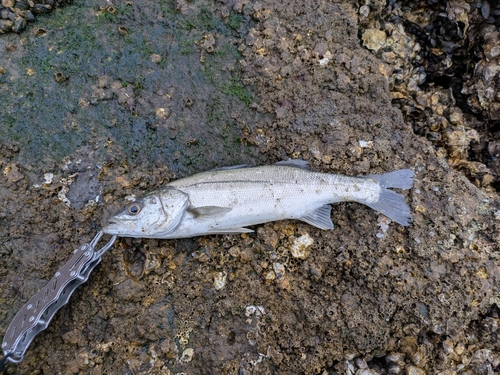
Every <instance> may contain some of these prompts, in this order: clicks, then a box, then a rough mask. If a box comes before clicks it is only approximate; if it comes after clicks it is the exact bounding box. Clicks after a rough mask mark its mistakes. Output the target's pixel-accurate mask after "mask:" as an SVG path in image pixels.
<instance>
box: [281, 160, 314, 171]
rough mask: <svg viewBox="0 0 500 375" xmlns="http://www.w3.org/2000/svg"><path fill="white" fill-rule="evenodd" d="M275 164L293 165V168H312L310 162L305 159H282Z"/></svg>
mask: <svg viewBox="0 0 500 375" xmlns="http://www.w3.org/2000/svg"><path fill="white" fill-rule="evenodd" d="M274 165H283V166H286V167H293V168H300V169H307V170H309V169H311V166H310V165H309V162H308V161H307V160H303V159H288V160H282V161H279V162H277V163H274Z"/></svg>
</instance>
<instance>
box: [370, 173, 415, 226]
mask: <svg viewBox="0 0 500 375" xmlns="http://www.w3.org/2000/svg"><path fill="white" fill-rule="evenodd" d="M413 176H414V173H413V171H412V170H411V169H401V170H399V171H394V172H389V173H384V174H378V175H369V176H364V177H366V178H372V179H374V180H376V181H378V183H379V185H380V187H381V188H382V189H381V191H380V195H379V199H378V201H377V202H374V203H365V204H366V205H367V206H369V207H371V208H373V209H374V210H376V211H378V212H380V213H382V214H384V215H385V216H387V217H388V218H389V219H391V220H394V221H395V222H397V223H399V224H401V225H404V226H408V225H410V221H411V219H412V216H411V211H410V207H409V206H408V205H407V204H406V202H405V198H404V197H403V196H402V195H401V194H398V193H396V192H394V191H392V190H388V188H397V189H410V188H411V187H412V185H413Z"/></svg>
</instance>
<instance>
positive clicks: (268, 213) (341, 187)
mask: <svg viewBox="0 0 500 375" xmlns="http://www.w3.org/2000/svg"><path fill="white" fill-rule="evenodd" d="M412 184H413V171H412V170H410V169H402V170H398V171H394V172H389V173H385V174H379V175H368V176H362V177H347V176H341V175H335V174H329V173H320V172H312V171H310V170H309V164H308V163H307V162H306V161H304V160H288V161H282V162H278V163H276V164H273V165H265V166H260V167H247V166H236V167H227V168H221V169H216V170H212V171H207V172H203V173H198V174H195V175H193V176H191V177H187V178H182V179H180V180H176V181H173V182H170V183H168V184H166V185H164V186H163V187H161V188H159V189H158V190H156V191H154V192H152V193H149V194H147V195H145V196H143V197H142V198H139V199H137V200H136V201H134V202H132V203H130V204H128V205H127V206H126V207H125V208H123V209H122V210H121V211H119V212H118V213H116V214H115V215H112V216H110V217H109V218H107V219H105V220H104V223H103V231H104V232H105V233H109V234H116V235H119V236H124V237H138V238H187V237H194V236H201V235H206V234H228V233H249V232H252V230H251V229H248V228H247V227H248V226H251V225H255V224H262V223H266V222H269V221H276V220H284V219H298V220H302V221H305V222H306V223H309V224H310V225H313V226H315V227H317V228H320V229H333V223H332V220H331V218H330V213H331V206H330V204H332V203H336V202H347V201H352V202H358V203H362V204H365V205H367V206H368V207H371V208H372V209H374V210H376V211H378V212H380V213H382V214H384V215H385V216H387V217H388V218H390V219H391V220H393V221H395V222H397V223H399V224H401V225H404V226H407V225H409V224H410V220H411V212H410V207H408V205H407V204H406V203H405V200H404V197H403V196H402V195H400V194H398V193H396V192H394V191H392V190H389V189H388V188H399V189H410V188H411V186H412Z"/></svg>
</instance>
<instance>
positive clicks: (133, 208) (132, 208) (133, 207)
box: [127, 202, 142, 215]
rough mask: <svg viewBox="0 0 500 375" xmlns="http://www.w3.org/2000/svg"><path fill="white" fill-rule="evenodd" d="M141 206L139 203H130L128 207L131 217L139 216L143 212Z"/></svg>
mask: <svg viewBox="0 0 500 375" xmlns="http://www.w3.org/2000/svg"><path fill="white" fill-rule="evenodd" d="M141 208H142V207H141V205H140V204H139V203H136V202H134V203H130V204H129V205H128V206H127V211H128V213H129V214H131V215H137V214H138V213H139V212H141Z"/></svg>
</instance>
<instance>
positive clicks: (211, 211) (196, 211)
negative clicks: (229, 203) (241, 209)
mask: <svg viewBox="0 0 500 375" xmlns="http://www.w3.org/2000/svg"><path fill="white" fill-rule="evenodd" d="M231 210H232V208H230V207H218V206H201V207H193V208H189V209H188V211H189V212H191V213H192V214H193V215H194V217H196V218H198V217H203V216H218V217H220V216H224V215H225V214H227V213H228V212H229V211H231Z"/></svg>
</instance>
